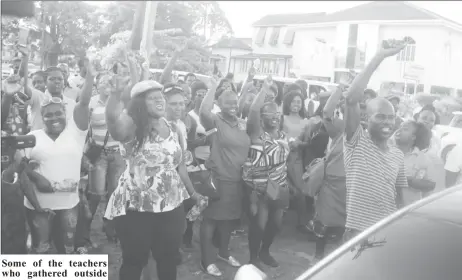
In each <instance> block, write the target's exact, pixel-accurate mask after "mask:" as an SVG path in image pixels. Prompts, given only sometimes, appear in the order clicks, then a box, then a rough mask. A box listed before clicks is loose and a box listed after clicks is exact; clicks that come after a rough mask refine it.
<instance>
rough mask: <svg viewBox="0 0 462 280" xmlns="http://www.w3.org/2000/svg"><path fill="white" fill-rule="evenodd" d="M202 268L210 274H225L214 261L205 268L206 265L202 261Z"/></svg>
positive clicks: (219, 275)
mask: <svg viewBox="0 0 462 280" xmlns="http://www.w3.org/2000/svg"><path fill="white" fill-rule="evenodd" d="M201 269H202V270H203V271H204V272H205V273H207V274H208V275H212V276H215V277H221V276H222V275H223V273H221V271H220V269H219V268H218V267H217V265H216V264H214V263H212V264H209V266H207V269H205V268H204V265H203V264H202V262H201Z"/></svg>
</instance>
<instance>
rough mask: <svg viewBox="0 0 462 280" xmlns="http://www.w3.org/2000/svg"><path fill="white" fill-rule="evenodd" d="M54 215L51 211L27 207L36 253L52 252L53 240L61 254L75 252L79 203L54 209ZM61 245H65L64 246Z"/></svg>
mask: <svg viewBox="0 0 462 280" xmlns="http://www.w3.org/2000/svg"><path fill="white" fill-rule="evenodd" d="M54 212H55V213H56V215H55V216H54V217H53V216H51V215H50V214H49V213H41V212H37V211H35V210H31V209H26V217H27V222H28V223H29V228H30V231H31V236H32V247H33V251H34V253H36V254H46V253H50V249H51V244H50V241H51V240H52V241H53V242H54V243H55V246H56V249H57V250H58V253H59V254H70V253H73V252H74V235H75V228H76V225H77V217H78V215H79V205H78V204H77V205H76V206H74V207H73V208H70V209H62V210H54ZM61 245H64V246H63V247H64V248H62V246H61Z"/></svg>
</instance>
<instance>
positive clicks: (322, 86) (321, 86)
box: [253, 75, 338, 93]
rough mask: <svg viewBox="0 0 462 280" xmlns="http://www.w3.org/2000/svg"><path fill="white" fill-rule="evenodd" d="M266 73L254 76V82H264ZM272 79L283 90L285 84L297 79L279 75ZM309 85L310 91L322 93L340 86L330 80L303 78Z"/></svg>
mask: <svg viewBox="0 0 462 280" xmlns="http://www.w3.org/2000/svg"><path fill="white" fill-rule="evenodd" d="M266 77H267V76H266V75H255V77H254V78H253V80H254V82H257V81H258V82H259V83H262V82H263V80H265V79H266ZM271 78H272V80H273V81H274V82H275V83H276V84H277V85H278V88H279V89H280V90H282V89H283V88H284V85H285V84H292V83H295V81H297V79H295V78H287V77H278V76H272V77H271ZM303 80H304V81H305V82H306V83H307V85H308V90H307V91H308V93H314V92H316V93H320V92H323V91H328V92H333V91H335V89H336V87H337V86H338V85H337V84H335V83H329V82H322V81H315V80H306V79H303Z"/></svg>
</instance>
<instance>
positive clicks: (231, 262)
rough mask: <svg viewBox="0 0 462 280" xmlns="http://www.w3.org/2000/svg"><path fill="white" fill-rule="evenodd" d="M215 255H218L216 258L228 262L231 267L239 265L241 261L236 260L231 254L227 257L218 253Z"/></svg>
mask: <svg viewBox="0 0 462 280" xmlns="http://www.w3.org/2000/svg"><path fill="white" fill-rule="evenodd" d="M217 257H218V259H220V260H222V261H224V262H226V263H228V264H229V265H230V266H232V267H240V266H241V263H240V262H239V261H238V260H236V259H235V258H234V257H233V256H229V257H228V258H223V257H222V256H220V254H218V255H217Z"/></svg>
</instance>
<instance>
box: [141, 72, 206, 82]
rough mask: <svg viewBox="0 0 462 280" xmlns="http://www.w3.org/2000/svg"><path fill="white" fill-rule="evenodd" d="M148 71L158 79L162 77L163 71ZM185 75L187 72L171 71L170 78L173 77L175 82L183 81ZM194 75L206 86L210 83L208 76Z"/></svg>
mask: <svg viewBox="0 0 462 280" xmlns="http://www.w3.org/2000/svg"><path fill="white" fill-rule="evenodd" d="M149 71H151V73H152V75H154V76H157V77H158V78H160V75H162V72H163V71H164V70H163V69H155V68H151V69H149ZM187 74H188V72H185V71H177V70H172V76H173V78H174V79H175V80H183V81H184V78H185V77H186V75H187ZM194 75H196V78H197V79H199V80H201V81H202V82H204V83H206V84H208V83H209V82H210V79H211V77H210V76H207V75H202V74H197V73H194Z"/></svg>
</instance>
